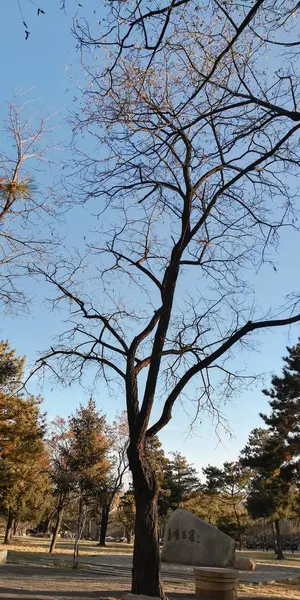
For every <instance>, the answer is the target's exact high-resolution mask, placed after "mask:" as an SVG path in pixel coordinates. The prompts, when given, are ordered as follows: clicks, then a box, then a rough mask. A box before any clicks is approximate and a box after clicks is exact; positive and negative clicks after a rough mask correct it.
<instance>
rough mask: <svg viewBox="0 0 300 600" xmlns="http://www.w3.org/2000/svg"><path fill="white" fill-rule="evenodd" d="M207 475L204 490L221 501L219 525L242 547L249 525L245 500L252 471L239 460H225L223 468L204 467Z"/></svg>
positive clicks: (217, 522) (204, 472)
mask: <svg viewBox="0 0 300 600" xmlns="http://www.w3.org/2000/svg"><path fill="white" fill-rule="evenodd" d="M203 474H204V475H205V476H206V483H205V486H204V492H206V493H208V494H209V495H214V496H215V497H216V498H217V500H218V501H219V505H220V509H221V510H220V515H219V517H218V518H217V520H216V524H217V526H218V527H219V528H220V529H221V530H222V531H224V533H227V534H228V535H231V536H232V537H234V538H235V539H237V540H238V542H239V547H240V550H241V549H242V538H243V534H244V532H245V528H246V525H247V511H246V510H245V508H244V505H243V502H244V501H245V499H246V494H247V486H248V482H249V477H250V472H249V470H247V469H245V468H243V467H242V466H241V464H240V463H239V462H235V463H234V462H225V463H224V465H223V468H222V469H219V468H218V467H213V466H210V465H209V466H208V467H206V468H205V469H203Z"/></svg>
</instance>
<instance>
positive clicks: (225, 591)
mask: <svg viewBox="0 0 300 600" xmlns="http://www.w3.org/2000/svg"><path fill="white" fill-rule="evenodd" d="M194 573H195V584H196V596H197V597H198V598H201V599H202V600H237V583H238V577H239V572H238V571H237V570H236V569H222V568H218V567H198V568H197V569H194Z"/></svg>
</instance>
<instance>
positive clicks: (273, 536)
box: [271, 521, 277, 555]
mask: <svg viewBox="0 0 300 600" xmlns="http://www.w3.org/2000/svg"><path fill="white" fill-rule="evenodd" d="M271 528H272V538H273V545H274V552H275V554H276V555H277V540H276V531H275V523H274V521H272V522H271Z"/></svg>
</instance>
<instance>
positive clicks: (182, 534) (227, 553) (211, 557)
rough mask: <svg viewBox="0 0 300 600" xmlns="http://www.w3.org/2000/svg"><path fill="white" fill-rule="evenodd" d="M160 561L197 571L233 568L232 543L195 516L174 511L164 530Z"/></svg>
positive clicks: (182, 511) (233, 543) (178, 510)
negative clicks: (186, 566) (196, 569)
mask: <svg viewBox="0 0 300 600" xmlns="http://www.w3.org/2000/svg"><path fill="white" fill-rule="evenodd" d="M161 560H162V561H164V562H172V563H180V564H184V565H195V566H199V567H233V566H234V561H235V542H234V540H233V539H232V538H231V537H229V536H228V535H226V534H225V533H222V531H220V530H219V529H218V528H217V527H213V525H209V523H206V522H205V521H202V519H199V517H197V516H196V515H193V514H192V513H190V512H188V511H187V510H180V509H177V510H175V512H174V513H173V514H172V515H171V517H170V519H169V520H168V523H167V526H166V531H165V539H164V545H163V549H162V554H161Z"/></svg>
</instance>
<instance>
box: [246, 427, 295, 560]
mask: <svg viewBox="0 0 300 600" xmlns="http://www.w3.org/2000/svg"><path fill="white" fill-rule="evenodd" d="M241 454H242V456H241V464H242V465H243V466H246V467H249V468H250V469H251V471H252V478H251V481H250V492H249V495H248V498H247V508H248V511H249V513H250V515H251V516H252V517H253V518H261V517H264V518H268V519H270V521H271V522H272V523H273V524H274V526H275V537H276V548H275V550H276V553H277V558H278V559H283V558H284V556H283V552H282V543H281V532H280V520H281V518H283V517H286V516H288V515H289V513H290V510H291V491H292V485H291V483H292V481H291V477H290V472H289V468H288V466H287V465H286V462H285V461H286V448H285V445H284V443H283V438H282V436H281V435H279V434H278V433H277V432H273V431H272V430H270V429H263V428H260V429H254V430H253V431H252V432H251V434H250V436H249V441H248V444H247V445H246V447H245V448H244V450H243V451H242V453H241Z"/></svg>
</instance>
